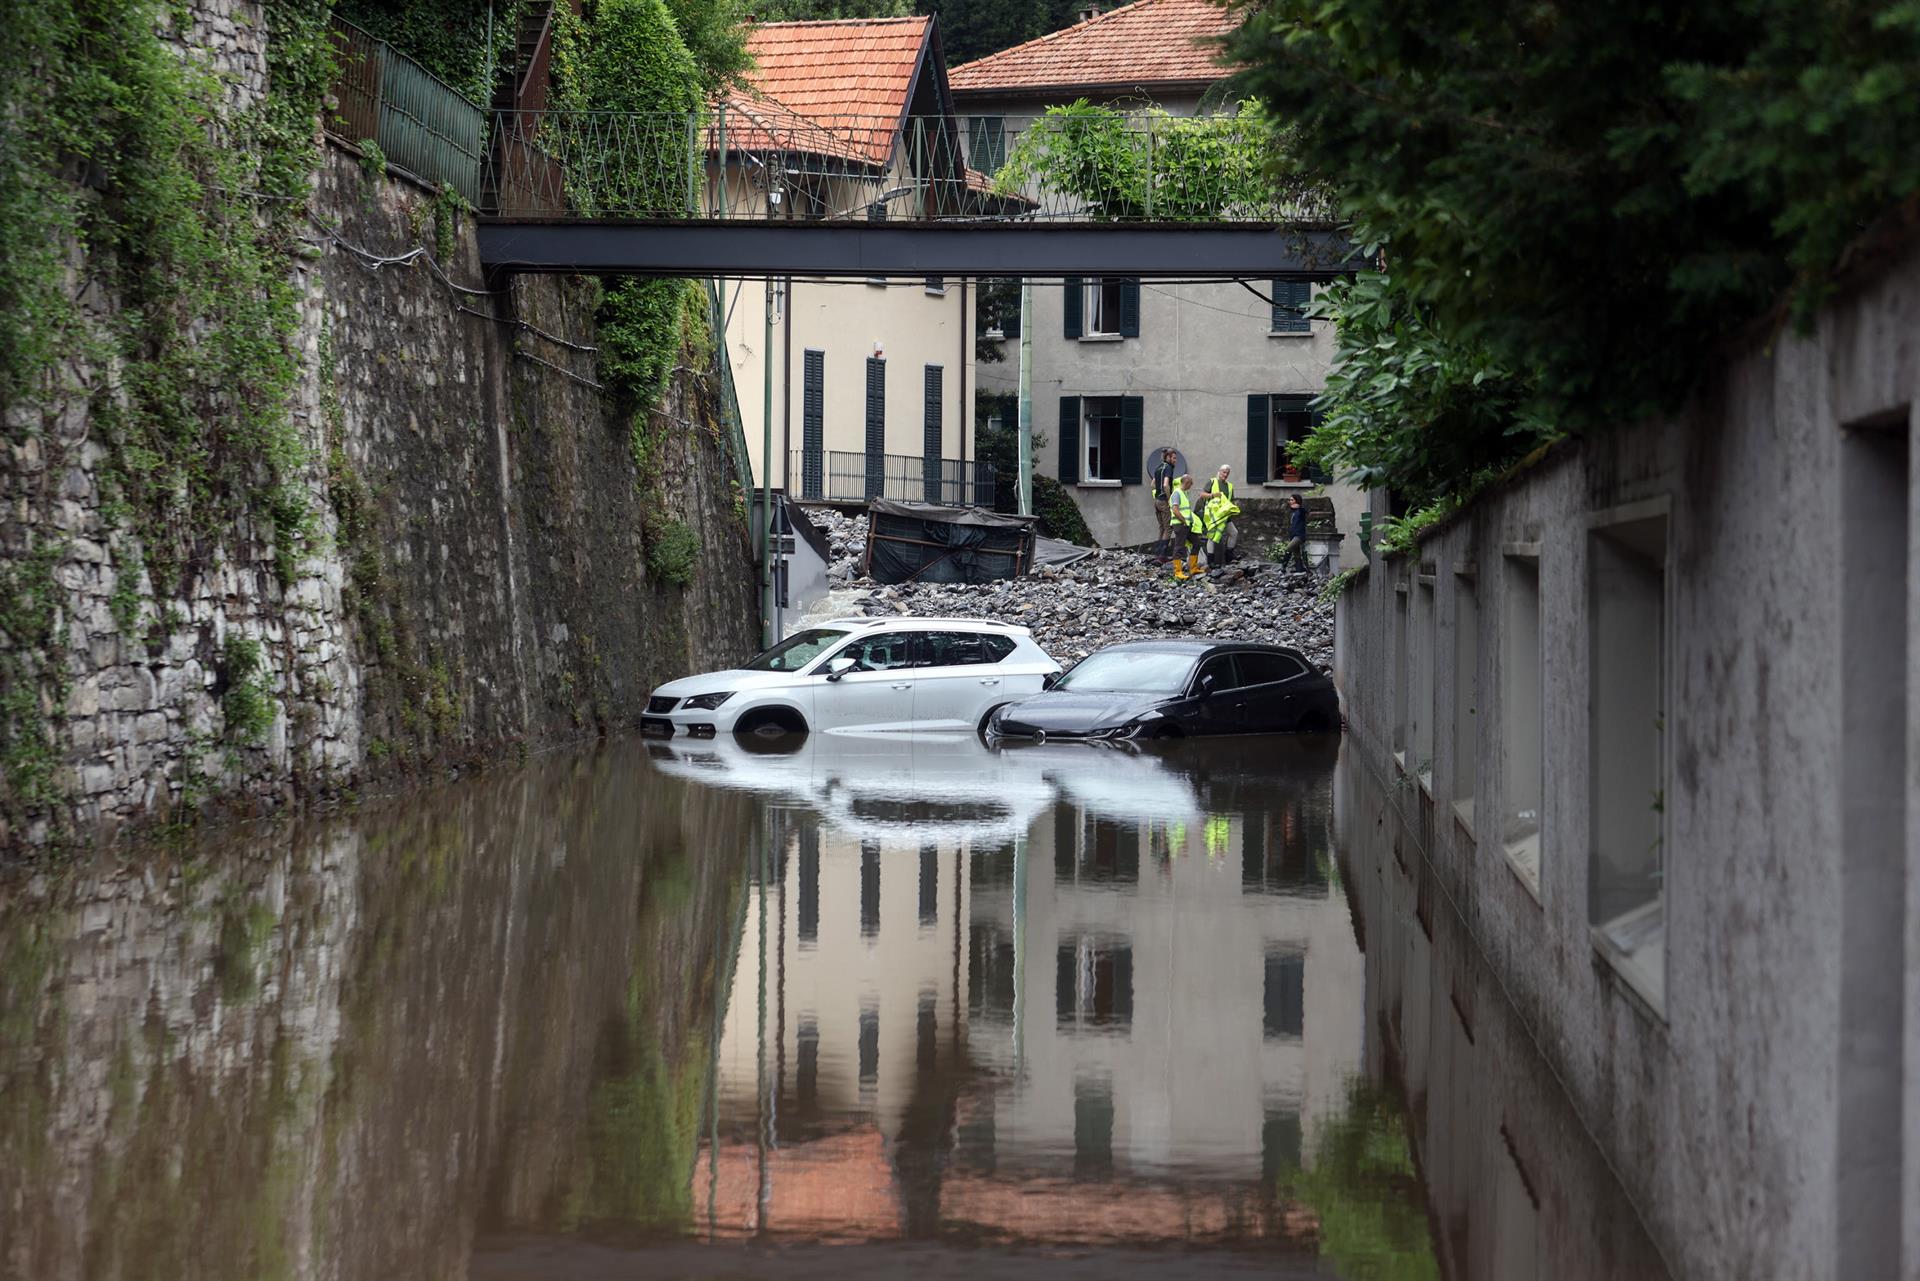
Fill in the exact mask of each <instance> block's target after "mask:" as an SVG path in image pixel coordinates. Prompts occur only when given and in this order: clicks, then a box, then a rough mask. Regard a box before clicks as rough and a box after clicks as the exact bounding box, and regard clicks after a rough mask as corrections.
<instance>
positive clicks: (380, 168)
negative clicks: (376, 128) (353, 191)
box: [359, 138, 387, 182]
mask: <svg viewBox="0 0 1920 1281" xmlns="http://www.w3.org/2000/svg"><path fill="white" fill-rule="evenodd" d="M359 147H360V172H361V173H363V174H365V175H366V178H367V181H368V182H374V181H377V180H378V179H381V178H384V177H386V176H387V153H386V152H384V151H382V150H380V144H379V143H377V142H375V141H374V140H373V139H371V138H362V139H361V140H360V143H359Z"/></svg>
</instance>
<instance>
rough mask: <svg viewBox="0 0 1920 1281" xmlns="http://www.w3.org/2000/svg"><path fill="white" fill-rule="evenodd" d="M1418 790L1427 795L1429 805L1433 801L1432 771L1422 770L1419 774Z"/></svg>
mask: <svg viewBox="0 0 1920 1281" xmlns="http://www.w3.org/2000/svg"><path fill="white" fill-rule="evenodd" d="M1420 790H1421V791H1423V792H1425V793H1426V794H1427V800H1428V802H1429V803H1431V802H1432V800H1433V771H1432V770H1422V771H1421V772H1420Z"/></svg>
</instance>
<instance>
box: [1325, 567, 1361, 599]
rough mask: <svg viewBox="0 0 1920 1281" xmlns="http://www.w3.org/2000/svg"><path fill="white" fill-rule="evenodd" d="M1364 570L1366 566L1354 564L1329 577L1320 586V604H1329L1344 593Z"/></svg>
mask: <svg viewBox="0 0 1920 1281" xmlns="http://www.w3.org/2000/svg"><path fill="white" fill-rule="evenodd" d="M1365 570H1366V566H1364V565H1356V566H1354V567H1353V568H1352V569H1343V570H1341V571H1340V572H1339V573H1337V574H1335V575H1334V576H1333V577H1332V578H1329V579H1328V580H1327V581H1326V582H1325V583H1323V584H1322V585H1321V587H1320V603H1321V604H1322V605H1331V604H1333V602H1335V601H1337V600H1339V599H1340V598H1341V597H1342V596H1344V595H1346V594H1347V589H1348V588H1349V587H1352V586H1353V585H1354V583H1356V582H1358V581H1359V579H1360V575H1361V574H1362V573H1363V572H1365Z"/></svg>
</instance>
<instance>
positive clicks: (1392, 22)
mask: <svg viewBox="0 0 1920 1281" xmlns="http://www.w3.org/2000/svg"><path fill="white" fill-rule="evenodd" d="M1241 7H1242V9H1243V11H1244V13H1245V16H1246V21H1245V25H1244V26H1243V27H1242V28H1241V29H1240V31H1239V32H1238V33H1237V35H1236V36H1234V37H1233V38H1232V39H1231V40H1230V41H1229V43H1228V53H1229V54H1230V56H1232V57H1233V58H1234V59H1236V60H1237V61H1240V62H1242V63H1243V64H1245V65H1247V66H1248V67H1249V70H1248V71H1247V72H1246V73H1245V74H1244V76H1243V77H1242V79H1241V83H1242V85H1243V86H1244V88H1245V89H1246V90H1247V91H1249V92H1252V93H1255V94H1258V95H1260V96H1261V97H1262V98H1263V99H1265V100H1266V101H1267V102H1268V103H1269V104H1270V106H1271V107H1272V109H1273V110H1274V111H1275V113H1276V114H1278V115H1279V116H1280V117H1281V118H1283V119H1285V120H1287V121H1288V122H1289V123H1290V127H1291V130H1292V136H1291V138H1290V140H1289V143H1288V147H1287V155H1286V157H1285V159H1284V163H1283V167H1284V168H1287V169H1289V170H1293V171H1299V170H1304V171H1307V172H1311V173H1315V174H1318V175H1320V176H1322V177H1323V178H1324V179H1325V180H1326V181H1327V182H1329V183H1330V184H1331V185H1332V186H1333V187H1334V188H1335V189H1336V190H1337V191H1338V193H1339V195H1340V197H1341V200H1342V202H1343V204H1344V207H1345V208H1346V210H1347V211H1348V213H1349V214H1350V215H1351V216H1352V217H1353V218H1354V219H1356V220H1357V222H1358V224H1359V225H1360V226H1362V227H1363V228H1380V229H1385V230H1389V231H1390V232H1391V235H1392V243H1391V245H1390V246H1389V256H1388V259H1387V261H1388V265H1389V266H1390V267H1391V272H1392V279H1391V282H1390V284H1389V283H1383V284H1382V285H1381V286H1380V292H1379V295H1378V296H1377V297H1376V298H1375V299H1374V300H1373V301H1374V302H1376V303H1379V304H1382V305H1390V307H1391V310H1392V313H1393V317H1394V319H1393V323H1394V324H1405V325H1410V326H1412V327H1413V330H1414V331H1415V332H1413V333H1411V335H1410V336H1411V338H1412V339H1413V340H1414V341H1415V342H1416V344H1417V345H1418V346H1420V347H1421V348H1422V349H1423V351H1424V355H1425V356H1426V357H1427V358H1430V359H1431V361H1432V362H1433V364H1432V366H1430V367H1426V368H1414V369H1407V370H1402V371H1399V372H1398V373H1395V374H1394V376H1395V377H1396V378H1398V379H1399V380H1400V381H1399V383H1398V385H1397V386H1395V387H1394V388H1392V389H1391V390H1383V391H1381V392H1380V393H1379V394H1377V395H1375V396H1373V397H1372V403H1371V405H1370V406H1368V405H1362V406H1361V408H1360V410H1359V411H1357V413H1358V417H1360V418H1365V417H1368V416H1372V417H1374V418H1376V419H1377V420H1378V424H1379V425H1380V429H1379V430H1375V431H1371V432H1370V431H1366V430H1360V428H1359V426H1358V425H1355V424H1350V428H1351V429H1350V430H1343V431H1341V432H1340V433H1337V434H1338V435H1340V437H1341V445H1342V450H1343V451H1344V452H1342V453H1340V454H1339V455H1338V456H1339V458H1340V460H1341V461H1343V462H1344V463H1345V464H1346V465H1347V466H1348V467H1349V468H1351V469H1355V470H1359V471H1362V472H1365V473H1367V474H1370V475H1373V476H1375V477H1377V478H1381V479H1385V480H1387V481H1388V482H1389V483H1392V484H1395V485H1397V486H1404V487H1405V488H1406V489H1407V490H1409V491H1410V492H1412V493H1414V494H1416V495H1419V496H1420V497H1417V498H1416V499H1415V501H1416V502H1418V501H1421V499H1422V498H1431V497H1433V496H1435V495H1437V494H1438V493H1439V492H1442V491H1445V490H1447V489H1449V488H1450V487H1453V486H1457V485H1458V484H1459V483H1460V479H1461V478H1462V477H1464V476H1469V475H1471V474H1473V473H1475V472H1476V471H1478V470H1480V469H1481V468H1482V467H1483V466H1485V465H1488V464H1489V459H1490V456H1492V455H1499V456H1501V457H1503V458H1504V459H1505V460H1508V461H1510V460H1512V459H1514V458H1517V457H1519V456H1521V455H1524V454H1525V453H1526V452H1527V451H1528V450H1529V449H1531V448H1532V447H1534V445H1535V444H1536V443H1537V442H1538V441H1539V440H1541V439H1544V438H1546V437H1547V436H1549V435H1552V434H1555V433H1571V432H1581V431H1586V430H1592V429H1596V428H1600V427H1604V426H1607V425H1610V424H1612V423H1614V422H1617V421H1623V420H1633V419H1637V418H1641V417H1644V416H1646V415H1648V414H1650V413H1653V412H1657V411H1660V410H1663V409H1669V408H1671V407H1672V406H1674V405H1675V404H1677V403H1679V402H1680V401H1681V400H1682V399H1683V398H1684V397H1685V395H1686V394H1687V393H1688V391H1689V390H1690V389H1691V387H1692V386H1693V383H1694V380H1695V379H1696V378H1697V376H1698V375H1699V372H1700V371H1701V370H1702V369H1703V368H1705V367H1707V365H1708V363H1709V361H1710V358H1711V356H1712V355H1713V354H1714V352H1715V350H1716V346H1717V344H1719V343H1720V342H1721V341H1722V340H1723V339H1725V338H1726V337H1727V336H1728V335H1730V334H1731V333H1733V332H1734V331H1735V330H1737V329H1739V328H1740V327H1741V326H1743V325H1745V324H1747V323H1748V322H1749V321H1750V320H1751V319H1752V318H1753V317H1754V316H1755V315H1756V314H1757V313H1759V312H1761V311H1763V310H1764V309H1765V308H1767V307H1768V306H1769V305H1770V304H1771V303H1773V302H1774V301H1775V300H1776V299H1777V298H1779V297H1780V296H1781V293H1782V291H1783V290H1787V289H1791V290H1792V294H1793V299H1794V305H1795V307H1796V309H1797V310H1798V313H1799V315H1800V317H1801V318H1802V319H1803V320H1805V319H1806V318H1807V317H1809V316H1810V314H1811V311H1810V309H1811V308H1812V307H1813V306H1815V305H1816V304H1817V303H1818V301H1819V300H1820V298H1821V297H1822V296H1823V293H1824V291H1825V290H1826V288H1827V287H1828V286H1827V281H1828V280H1829V279H1830V273H1831V272H1832V270H1833V268H1834V267H1835V266H1836V264H1838V263H1839V262H1840V260H1841V259H1842V257H1843V254H1844V250H1845V248H1846V246H1848V245H1849V244H1851V243H1852V242H1853V241H1854V240H1855V239H1856V238H1857V237H1858V236H1859V234H1860V232H1861V230H1862V229H1863V228H1864V227H1866V226H1868V225H1869V224H1870V223H1872V222H1873V220H1874V219H1876V218H1877V217H1878V216H1880V215H1881V214H1882V213H1883V212H1884V211H1886V210H1887V209H1888V208H1889V207H1890V206H1892V205H1894V204H1896V203H1897V202H1900V201H1903V200H1906V199H1909V198H1910V197H1912V196H1913V195H1914V194H1915V193H1916V192H1920V151H1917V150H1916V149H1915V148H1914V147H1913V146H1912V144H1911V140H1912V138H1913V137H1914V136H1916V133H1917V132H1920V92H1915V90H1916V89H1917V88H1920V6H1915V5H1913V4H1911V3H1891V4H1889V3H1879V4H1875V3H1861V2H1859V0H1842V2H1841V3H1837V4H1833V5H1828V6H1825V7H1821V8H1818V9H1817V10H1809V9H1807V8H1806V7H1805V6H1800V5H1792V4H1789V3H1786V0H1708V2H1707V3H1702V4H1693V5H1688V6H1685V7H1684V8H1683V9H1666V8H1639V9H1621V8H1618V7H1608V6H1598V7H1596V6H1588V7H1585V8H1580V7H1577V6H1564V5H1547V6H1534V7H1532V8H1524V9H1512V8H1506V7H1501V6H1486V5H1475V4H1471V3H1467V2H1466V0H1451V2H1450V3H1445V4H1442V5H1441V6H1440V7H1439V8H1429V9H1427V10H1423V11H1422V14H1421V16H1420V19H1419V20H1418V21H1409V20H1408V17H1407V13H1406V11H1405V9H1404V7H1396V6H1395V5H1393V4H1390V3H1388V2H1387V0H1334V2H1333V3H1323V2H1322V0H1273V2H1272V3H1252V0H1247V3H1244V4H1243V5H1242V6H1241ZM1348 301H1349V302H1351V301H1355V300H1354V299H1352V298H1350V299H1349V300H1348ZM1366 323H1367V324H1368V325H1369V326H1370V335H1369V336H1370V337H1372V338H1374V339H1377V338H1378V336H1379V335H1380V334H1381V333H1383V332H1384V330H1383V329H1382V328H1381V326H1380V324H1379V323H1378V321H1373V320H1370V321H1368V322H1366ZM1362 346H1364V344H1362ZM1347 359H1357V360H1358V366H1359V367H1358V368H1356V369H1355V370H1354V371H1353V376H1352V377H1349V378H1348V379H1347V380H1346V385H1345V386H1343V387H1341V388H1338V389H1331V390H1330V391H1329V394H1328V397H1327V401H1326V405H1327V408H1328V409H1329V411H1330V412H1331V413H1336V414H1337V413H1340V412H1341V411H1342V410H1343V409H1346V408H1350V407H1352V406H1353V405H1354V404H1355V403H1356V393H1358V392H1359V390H1360V389H1361V388H1363V387H1370V386H1371V380H1372V379H1373V378H1375V377H1379V376H1382V375H1385V374H1387V373H1390V372H1392V371H1390V370H1389V369H1388V368H1387V367H1386V365H1385V363H1384V362H1382V361H1380V360H1379V359H1378V358H1377V357H1374V358H1362V357H1355V356H1353V355H1352V354H1351V353H1349V352H1348V351H1347V350H1346V349H1345V348H1344V347H1343V361H1344V360H1347ZM1481 373H1485V374H1486V375H1487V377H1486V379H1485V380H1483V383H1482V386H1483V388H1484V386H1485V383H1486V382H1496V383H1497V385H1496V386H1494V387H1493V388H1492V389H1491V390H1489V391H1485V392H1484V393H1483V394H1484V395H1485V396H1486V397H1487V398H1488V399H1489V401H1490V403H1489V404H1488V405H1487V406H1485V407H1484V408H1475V409H1468V408H1465V407H1464V406H1462V405H1461V404H1460V403H1459V402H1460V399H1461V396H1462V394H1463V393H1462V383H1463V382H1465V383H1466V384H1468V385H1471V382H1472V378H1473V377H1474V376H1477V375H1479V374H1481ZM1467 394H1470V393H1467ZM1402 399H1404V401H1405V403H1406V405H1407V412H1406V413H1404V414H1402V415H1400V417H1401V419H1402V422H1403V426H1402V429H1401V430H1400V431H1398V432H1395V431H1392V430H1388V429H1386V427H1385V424H1386V422H1387V420H1388V419H1390V418H1391V417H1392V412H1391V411H1392V409H1393V408H1394V407H1395V406H1396V405H1398V404H1399V403H1400V402H1401V401H1402ZM1547 424H1550V425H1551V429H1550V430H1549V428H1548V427H1547V426H1546V425H1547ZM1416 435H1424V436H1425V437H1426V439H1424V440H1415V439H1413V437H1414V436H1416ZM1332 456H1333V451H1329V452H1328V453H1327V454H1324V455H1323V457H1329V458H1331V457H1332Z"/></svg>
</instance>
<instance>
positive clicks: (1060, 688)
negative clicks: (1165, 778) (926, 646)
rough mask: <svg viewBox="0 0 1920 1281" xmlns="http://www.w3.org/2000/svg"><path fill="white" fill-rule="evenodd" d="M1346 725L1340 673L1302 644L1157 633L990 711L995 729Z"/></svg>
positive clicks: (1238, 729) (1072, 731) (1146, 730)
mask: <svg viewBox="0 0 1920 1281" xmlns="http://www.w3.org/2000/svg"><path fill="white" fill-rule="evenodd" d="M1339 726H1340V698H1339V695H1338V694H1336V693H1335V692H1334V688H1333V681H1332V679H1331V678H1329V677H1328V676H1326V675H1325V674H1324V673H1322V672H1320V671H1319V670H1317V669H1316V668H1315V667H1314V666H1313V664H1311V663H1309V662H1308V661H1307V660H1306V657H1305V656H1304V655H1303V654H1301V653H1300V651H1299V650H1297V649H1288V648H1285V647H1284V646H1280V645H1255V644H1250V643H1247V642H1244V641H1209V640H1156V641H1134V642H1131V643H1129V644H1125V645H1113V646H1110V647H1108V648H1106V649H1103V650H1101V651H1100V652H1099V653H1097V654H1090V655H1088V656H1087V657H1086V658H1084V659H1082V660H1081V661H1080V663H1079V664H1078V665H1076V666H1075V667H1074V669H1073V670H1072V671H1070V672H1068V673H1067V674H1066V675H1065V676H1062V677H1061V678H1060V679H1059V680H1058V681H1057V682H1055V684H1054V685H1053V686H1052V687H1051V688H1049V689H1048V690H1047V691H1046V692H1045V693H1041V694H1036V695H1033V696H1032V697H1029V698H1024V699H1021V700H1020V701H1019V702H1017V703H1008V704H1007V705H1006V706H1005V707H1002V708H999V709H998V710H997V711H995V712H994V714H993V715H992V716H991V717H990V718H988V721H987V725H986V731H987V735H988V737H990V738H992V737H998V738H1032V739H1040V740H1043V741H1044V740H1050V739H1063V738H1092V739H1106V740H1112V739H1135V738H1180V737H1185V736H1187V735H1193V734H1269V733H1275V732H1285V731H1289V730H1305V731H1312V732H1323V731H1327V730H1333V729H1338V728H1339Z"/></svg>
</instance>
